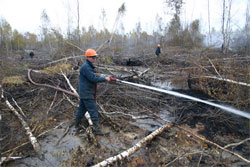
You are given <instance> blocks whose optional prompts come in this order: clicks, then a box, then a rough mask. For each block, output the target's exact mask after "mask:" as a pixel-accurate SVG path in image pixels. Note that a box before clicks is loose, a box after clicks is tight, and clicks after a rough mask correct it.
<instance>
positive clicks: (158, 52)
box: [155, 44, 161, 56]
mask: <svg viewBox="0 0 250 167" xmlns="http://www.w3.org/2000/svg"><path fill="white" fill-rule="evenodd" d="M160 53H161V45H160V44H158V45H157V48H156V50H155V54H156V56H159V55H160Z"/></svg>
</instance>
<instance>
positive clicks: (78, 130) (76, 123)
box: [75, 118, 81, 133]
mask: <svg viewBox="0 0 250 167" xmlns="http://www.w3.org/2000/svg"><path fill="white" fill-rule="evenodd" d="M80 124H81V119H80V118H76V120H75V132H76V133H79V132H80V130H81V128H80Z"/></svg>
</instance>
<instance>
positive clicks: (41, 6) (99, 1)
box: [0, 0, 249, 33]
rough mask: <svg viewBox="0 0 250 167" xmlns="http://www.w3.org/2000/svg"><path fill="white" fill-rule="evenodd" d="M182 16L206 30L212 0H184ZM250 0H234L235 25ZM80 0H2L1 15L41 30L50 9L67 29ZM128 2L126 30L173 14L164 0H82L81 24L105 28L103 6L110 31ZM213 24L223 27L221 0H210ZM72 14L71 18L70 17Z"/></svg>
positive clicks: (53, 21)
mask: <svg viewBox="0 0 250 167" xmlns="http://www.w3.org/2000/svg"><path fill="white" fill-rule="evenodd" d="M184 1H185V5H184V6H183V9H182V15H181V20H182V21H183V23H185V24H188V23H190V22H191V21H193V20H195V19H200V20H201V25H202V31H207V27H208V23H207V20H208V8H207V3H208V0H184ZM248 1H249V0H232V2H233V6H232V12H231V15H232V26H233V27H234V28H242V27H243V25H244V24H245V14H246V13H245V12H246V6H247V2H248ZM76 2H77V0H0V17H2V18H4V19H5V20H7V22H8V23H9V24H10V25H11V27H12V29H17V30H18V31H19V32H21V33H24V32H27V31H29V32H32V33H39V30H40V29H39V27H40V26H41V25H42V23H41V19H40V17H41V13H42V11H43V10H45V11H46V13H47V15H48V17H49V19H50V26H51V27H53V28H57V29H59V28H60V30H61V31H62V32H66V29H67V25H68V20H70V24H71V25H72V26H73V27H76V22H77V21H76V20H77V17H76V16H77V14H76V11H77V3H76ZM124 2H125V7H126V12H125V15H124V16H123V17H122V18H121V19H120V20H119V21H120V23H121V22H122V24H123V26H124V29H125V32H129V31H132V30H133V29H135V27H136V23H138V22H141V27H142V30H144V31H147V32H149V33H151V32H152V31H153V30H156V17H157V16H158V17H161V18H162V19H163V23H162V24H163V26H166V24H167V23H169V21H170V20H171V18H172V13H171V12H170V10H169V8H167V7H166V4H165V3H164V0H88V1H87V0H79V4H80V27H85V28H87V27H89V26H90V25H93V26H94V27H95V28H96V29H98V30H100V29H103V22H102V21H101V19H100V16H101V13H102V10H104V11H105V12H106V19H107V20H106V24H105V27H106V28H108V29H109V30H110V31H111V30H112V27H113V25H114V23H115V19H116V16H117V13H118V9H119V7H120V6H121V5H122V4H123V3H124ZM209 2H210V20H211V21H210V22H211V27H214V28H215V29H217V30H219V28H220V27H221V15H222V14H221V13H222V12H221V9H222V1H221V0H209ZM68 18H70V19H68Z"/></svg>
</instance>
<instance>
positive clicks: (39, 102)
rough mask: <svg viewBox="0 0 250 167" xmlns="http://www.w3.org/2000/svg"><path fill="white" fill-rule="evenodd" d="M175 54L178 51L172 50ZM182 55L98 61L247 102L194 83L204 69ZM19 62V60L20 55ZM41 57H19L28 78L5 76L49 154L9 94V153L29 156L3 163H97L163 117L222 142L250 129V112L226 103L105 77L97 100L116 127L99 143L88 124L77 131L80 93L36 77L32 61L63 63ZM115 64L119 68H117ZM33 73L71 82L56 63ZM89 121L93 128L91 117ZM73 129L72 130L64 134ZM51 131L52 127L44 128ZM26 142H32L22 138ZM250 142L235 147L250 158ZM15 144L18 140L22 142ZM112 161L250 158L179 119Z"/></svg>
mask: <svg viewBox="0 0 250 167" xmlns="http://www.w3.org/2000/svg"><path fill="white" fill-rule="evenodd" d="M169 55H171V54H170V53H168V56H169ZM174 56H176V55H173V57H168V58H167V59H166V60H165V59H163V58H162V59H163V60H164V61H161V60H156V59H155V60H154V59H152V60H151V61H152V62H150V61H147V65H146V66H143V65H142V66H140V67H138V66H133V67H129V66H127V67H124V66H123V67H121V66H115V65H111V66H105V68H104V69H103V68H101V67H103V66H99V65H98V69H97V70H98V71H99V72H101V73H105V74H107V75H113V76H114V75H115V76H116V77H118V78H120V79H124V80H129V81H132V82H136V83H142V84H147V85H157V84H158V83H159V82H160V83H161V84H160V85H161V87H163V88H164V86H166V84H168V82H169V81H170V82H171V87H172V89H174V90H175V91H177V92H180V93H183V94H187V95H191V96H194V97H197V98H201V99H204V100H208V101H212V102H215V103H218V104H226V105H230V106H231V105H233V106H236V107H237V106H238V105H239V104H234V103H233V102H232V101H229V100H227V101H226V100H225V99H223V98H222V99H220V98H219V97H218V96H213V97H212V96H211V94H208V93H207V92H208V91H206V90H204V89H201V88H198V87H197V85H198V84H197V80H193V81H192V82H193V86H192V89H189V88H188V85H187V80H188V75H187V74H188V73H191V72H193V73H192V75H193V74H194V73H198V72H197V71H188V73H187V70H182V68H187V67H191V65H192V63H190V60H189V59H186V57H185V54H184V56H182V58H180V59H179V56H176V57H175V58H174ZM131 60H133V59H130V61H131ZM153 61H157V63H153ZM142 62H143V61H142ZM12 63H14V64H15V62H12ZM43 63H44V62H43ZM67 63H68V64H71V66H70V68H69V69H66V70H65V73H67V77H68V78H69V80H70V82H71V84H72V85H73V87H74V88H77V82H78V81H77V80H78V79H77V74H78V71H77V70H72V67H73V66H74V65H75V63H72V62H70V61H69V62H67ZM41 64H42V63H41V62H40V61H39V59H38V60H37V62H34V61H30V60H24V61H23V62H18V63H16V66H15V68H16V69H19V68H18V67H22V70H20V71H18V73H15V75H18V76H23V77H22V81H23V82H21V83H19V82H14V81H13V82H10V81H9V82H3V81H4V79H3V78H1V79H2V86H3V89H4V95H5V97H6V98H7V99H8V100H9V101H10V103H11V104H12V105H13V106H14V107H15V108H16V109H17V111H19V110H18V107H17V106H16V105H15V104H14V102H13V100H12V98H13V99H14V100H15V101H16V102H17V104H18V105H19V107H20V108H22V110H23V112H24V113H25V115H26V118H25V120H26V121H27V122H28V124H29V126H30V127H31V129H32V132H33V134H34V135H35V136H37V138H38V140H39V143H40V145H41V148H42V150H43V152H44V153H45V159H44V160H40V159H38V158H37V155H36V153H35V152H34V150H33V148H32V145H31V144H30V143H29V140H28V137H27V135H26V134H25V130H24V128H23V127H22V125H21V123H20V122H19V120H18V118H17V117H16V116H15V115H14V114H13V113H12V112H11V111H10V109H9V108H8V107H7V106H6V105H5V104H4V102H3V101H2V102H1V105H0V109H1V115H2V120H1V135H0V137H1V156H2V157H8V156H10V157H21V159H19V160H15V161H8V162H7V163H5V164H3V166H8V167H9V166H13V167H15V166H21V167H25V166H37V167H39V166H72V167H74V166H91V165H94V164H97V163H98V162H101V161H103V160H104V159H106V158H109V157H111V156H115V155H117V154H119V153H121V152H122V151H125V150H127V149H129V148H131V147H132V146H133V145H135V144H136V143H137V142H138V141H140V140H141V139H143V138H144V137H146V136H147V135H148V134H150V133H151V132H153V131H154V130H156V129H157V128H159V127H160V126H161V125H164V124H166V123H167V122H166V121H164V119H165V120H168V121H172V122H175V123H176V125H178V126H181V127H183V128H185V129H188V130H190V131H192V132H193V133H194V134H198V135H200V136H203V137H205V138H206V139H208V140H210V141H212V142H214V143H217V144H219V145H220V146H226V145H228V144H231V143H239V142H240V141H243V140H244V139H246V138H249V136H250V133H249V120H247V119H246V118H242V117H240V116H236V115H233V114H230V113H227V112H226V111H222V110H221V109H217V108H215V107H212V106H209V105H206V104H202V103H198V102H194V101H191V100H188V99H184V98H178V97H175V96H171V95H167V94H163V93H159V92H153V91H150V90H145V89H141V88H136V87H133V86H128V85H124V84H120V83H102V84H99V85H98V97H97V99H98V100H97V102H98V104H99V111H100V123H101V124H102V125H103V128H102V130H103V131H105V132H109V135H107V136H97V141H98V143H99V146H95V145H94V143H93V141H91V140H89V138H88V136H87V134H86V132H85V131H84V130H83V131H82V133H81V134H79V135H76V134H75V133H74V128H73V127H72V124H73V122H74V115H75V112H76V110H77V107H76V106H73V105H72V102H73V103H75V104H77V103H78V99H77V98H76V97H74V96H71V95H67V94H63V93H62V92H60V91H56V90H55V89H51V88H47V87H39V86H36V85H33V84H32V83H30V82H29V81H28V79H27V74H26V73H27V68H32V69H37V70H44V69H45V68H48V67H54V66H56V64H53V65H49V66H48V65H46V66H45V65H44V64H42V65H41ZM136 65H137V64H136ZM24 67H25V68H24ZM109 68H114V69H115V70H114V71H110V69H109ZM124 68H126V71H128V69H130V70H132V71H133V72H126V73H127V74H126V75H124V74H122V73H121V71H122V72H124ZM141 68H143V69H147V68H150V70H149V71H148V72H147V73H145V74H144V75H142V76H137V75H136V74H137V73H136V71H137V69H141ZM75 69H77V68H75ZM121 69H123V70H121ZM177 69H181V70H177ZM53 70H54V71H53ZM142 71H143V70H142ZM5 73H6V72H5ZM12 73H14V72H12ZM124 76H125V77H124ZM5 77H6V75H5ZM32 78H33V80H34V81H35V82H38V83H43V84H49V85H53V86H58V87H60V88H63V89H67V90H70V88H69V86H68V85H67V82H66V81H65V79H64V77H63V76H62V75H60V72H58V71H57V69H56V68H52V71H51V73H46V74H39V73H35V72H32ZM199 84H200V85H202V84H203V82H199ZM166 87H168V85H167V86H166ZM203 87H204V86H203ZM244 89H245V88H244ZM69 99H70V101H69ZM240 109H242V110H244V111H249V108H248V106H247V105H241V107H240ZM104 111H105V113H104ZM132 116H134V117H137V118H133V117H132ZM83 127H85V128H86V125H85V126H84V125H83ZM68 129H69V131H68V133H67V134H66V135H65V137H63V138H62V136H63V134H64V133H65V131H67V130H68ZM46 131H48V132H47V133H45V134H44V135H41V134H42V133H44V132H46ZM26 142H27V144H25V145H23V146H20V145H21V144H23V143H26ZM249 144H250V142H249V141H246V142H244V143H242V144H239V145H237V146H233V147H229V148H228V149H229V150H231V151H233V152H235V153H238V154H240V155H242V156H243V157H245V158H248V157H249V155H250V150H249ZM15 147H18V148H16V149H14V148H15ZM13 149H14V150H13ZM111 166H124V167H125V166H126V167H127V166H131V167H132V166H204V167H206V166H248V164H247V163H245V162H243V161H242V160H240V159H239V158H237V157H236V156H233V155H231V154H229V153H227V152H225V151H222V150H220V149H218V148H216V147H214V146H213V145H211V144H208V143H204V142H203V141H200V140H199V139H197V138H195V137H194V136H193V135H192V134H189V133H187V132H185V131H183V130H181V129H179V128H177V126H173V127H172V128H170V129H167V130H165V131H164V132H163V133H162V134H160V135H158V136H156V137H155V138H154V139H153V140H152V141H150V142H148V143H147V144H146V145H145V146H143V147H142V148H141V149H140V150H138V151H137V152H136V153H135V154H133V155H131V156H130V157H129V158H126V159H125V160H123V161H118V162H116V163H114V164H112V165H111Z"/></svg>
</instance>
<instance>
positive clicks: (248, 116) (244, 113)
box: [28, 69, 250, 119]
mask: <svg viewBox="0 0 250 167" xmlns="http://www.w3.org/2000/svg"><path fill="white" fill-rule="evenodd" d="M30 72H31V70H30V69H29V70H28V79H29V80H30V82H31V83H32V84H34V85H37V86H45V87H49V88H53V89H56V90H59V91H62V92H64V93H67V94H70V95H72V96H75V97H78V98H79V96H78V95H77V94H75V93H73V92H70V91H67V90H65V89H62V88H59V87H55V86H51V85H47V84H39V83H35V82H34V81H33V80H32V79H31V77H30ZM110 81H112V82H119V83H123V84H126V85H132V86H136V87H140V88H144V89H149V90H153V91H157V92H161V93H165V94H169V95H173V96H177V97H182V98H186V99H190V100H193V101H197V102H200V103H204V104H207V105H210V106H214V107H217V108H220V109H222V110H224V111H227V112H230V113H233V114H236V115H239V116H242V117H245V118H248V119H250V114H249V113H247V112H243V111H240V110H237V109H234V108H232V107H227V106H223V105H220V104H216V103H212V102H209V101H206V100H201V99H199V98H196V97H192V96H189V95H185V94H181V93H179V92H175V91H171V90H165V89H160V88H156V87H152V86H147V85H141V84H136V83H133V82H128V81H123V80H120V79H117V78H113V77H110Z"/></svg>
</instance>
